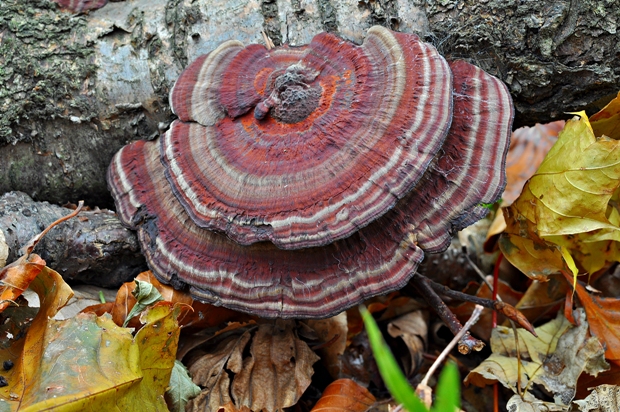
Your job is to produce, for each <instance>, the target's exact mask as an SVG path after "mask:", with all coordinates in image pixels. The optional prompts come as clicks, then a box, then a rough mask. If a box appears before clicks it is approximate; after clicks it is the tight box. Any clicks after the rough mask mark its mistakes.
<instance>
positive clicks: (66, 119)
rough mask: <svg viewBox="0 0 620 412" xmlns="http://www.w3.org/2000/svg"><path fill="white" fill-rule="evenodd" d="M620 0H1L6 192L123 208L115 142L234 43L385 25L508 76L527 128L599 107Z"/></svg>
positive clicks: (614, 47)
mask: <svg viewBox="0 0 620 412" xmlns="http://www.w3.org/2000/svg"><path fill="white" fill-rule="evenodd" d="M618 3H619V1H618V0H606V1H603V0H579V1H578V0H559V1H554V2H544V1H530V0H488V1H481V0H475V1H474V0H472V1H466V2H464V1H456V0H361V1H360V0H263V1H259V0H195V1H192V0H130V1H124V2H117V3H109V4H107V5H106V6H104V7H103V8H101V9H99V10H96V11H93V12H90V13H89V14H85V15H73V14H71V13H69V12H65V11H60V10H59V8H58V6H57V5H56V4H54V3H51V2H49V1H47V0H29V1H24V0H3V2H2V4H1V5H0V159H2V160H0V193H2V192H5V191H9V190H21V191H24V192H26V193H28V194H29V195H31V196H32V197H33V198H35V199H38V200H48V201H50V202H55V203H65V202H67V201H73V202H75V201H77V200H79V199H85V200H86V201H87V203H89V204H91V205H99V206H102V207H104V206H111V198H110V196H109V194H108V191H107V187H106V183H105V170H106V168H107V165H108V162H109V161H110V158H111V157H112V155H113V154H114V152H115V151H116V150H118V149H119V148H120V147H121V146H123V145H124V144H126V143H128V142H130V141H132V140H135V139H152V138H155V137H157V136H158V135H159V133H160V132H161V131H162V130H165V129H166V128H167V126H168V125H169V123H170V122H171V120H172V118H173V116H172V114H171V112H170V109H169V107H168V97H167V96H168V91H169V90H170V87H171V86H172V84H173V83H174V81H175V79H176V78H177V76H178V75H179V73H180V72H181V70H182V69H183V68H184V67H185V66H186V65H187V64H188V62H191V61H192V60H193V59H195V58H196V57H197V56H199V55H200V54H203V53H207V52H209V51H210V50H212V49H213V48H215V47H216V46H217V45H218V44H219V43H221V42H222V41H224V40H228V39H238V40H241V41H243V42H244V43H246V44H249V43H262V42H263V37H262V34H261V32H262V31H263V30H264V31H265V32H266V33H267V35H268V36H269V37H270V38H271V39H272V40H273V42H274V43H276V45H278V44H282V43H289V44H292V45H301V44H304V43H307V42H309V41H310V40H311V38H312V37H313V36H314V35H315V34H317V33H319V32H321V31H330V32H336V33H339V34H340V35H341V36H342V37H344V38H346V39H349V40H352V41H355V42H361V41H362V39H363V38H364V34H365V32H366V30H367V29H368V28H369V27H370V26H372V25H375V24H381V25H384V26H387V27H389V28H392V29H394V30H398V31H403V32H417V33H419V34H420V35H421V36H422V37H423V38H424V39H425V40H426V41H429V42H431V43H433V44H434V45H435V46H436V47H437V48H438V49H439V51H440V52H441V53H443V54H444V55H445V56H446V57H449V58H463V59H466V60H469V61H471V62H473V63H474V64H476V65H478V66H480V67H482V68H483V69H485V70H486V71H488V72H490V73H492V74H494V75H496V76H498V77H500V78H501V79H502V80H504V81H505V82H506V84H507V85H508V87H509V89H510V91H511V94H512V96H513V99H514V102H515V106H516V119H515V125H518V126H520V125H524V124H533V123H534V122H545V121H549V120H552V119H555V118H557V117H560V116H562V113H563V112H565V111H574V110H580V109H583V108H588V109H590V110H596V109H597V108H600V107H601V106H602V105H603V104H604V103H606V102H607V101H608V100H609V99H610V98H611V97H612V96H613V95H615V93H616V92H617V89H618V85H619V84H620V81H619V78H620V35H619V34H618V33H617V25H618V21H619V20H620V5H619V4H618Z"/></svg>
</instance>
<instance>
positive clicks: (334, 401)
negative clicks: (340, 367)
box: [311, 379, 376, 412]
mask: <svg viewBox="0 0 620 412" xmlns="http://www.w3.org/2000/svg"><path fill="white" fill-rule="evenodd" d="M375 401H376V399H375V397H374V396H373V395H372V394H371V393H370V392H369V391H368V389H366V388H364V387H363V386H361V385H358V384H357V383H355V382H354V381H352V380H351V379H338V380H337V381H334V382H332V383H330V384H329V385H328V386H327V388H325V390H324V391H323V395H322V396H321V399H319V400H318V401H317V403H316V404H315V405H314V408H312V411H311V412H340V411H347V412H365V411H367V410H369V409H370V408H371V407H372V406H373V405H374V404H375Z"/></svg>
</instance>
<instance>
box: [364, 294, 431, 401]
mask: <svg viewBox="0 0 620 412" xmlns="http://www.w3.org/2000/svg"><path fill="white" fill-rule="evenodd" d="M359 309H360V313H361V314H362V319H364V325H366V331H367V332H368V340H369V341H370V346H371V347H372V351H373V353H374V355H375V359H376V361H377V366H378V367H379V373H380V374H381V377H382V378H383V381H384V382H385V386H387V388H388V390H389V391H390V393H391V394H392V396H393V397H394V400H396V402H398V403H401V404H402V405H403V407H404V408H405V409H407V410H408V411H409V412H428V409H426V406H424V404H423V403H422V401H421V400H420V398H418V397H417V395H416V394H415V392H414V391H413V388H412V387H411V386H410V385H409V382H408V381H407V378H405V375H404V374H403V373H402V371H401V370H400V368H399V367H398V364H397V363H396V359H394V355H392V352H390V348H389V347H388V345H387V343H385V340H384V339H383V335H381V332H380V331H379V328H378V327H377V324H376V323H375V320H374V319H373V317H372V315H371V314H370V313H369V312H368V310H367V309H366V308H365V307H364V306H360V308H359Z"/></svg>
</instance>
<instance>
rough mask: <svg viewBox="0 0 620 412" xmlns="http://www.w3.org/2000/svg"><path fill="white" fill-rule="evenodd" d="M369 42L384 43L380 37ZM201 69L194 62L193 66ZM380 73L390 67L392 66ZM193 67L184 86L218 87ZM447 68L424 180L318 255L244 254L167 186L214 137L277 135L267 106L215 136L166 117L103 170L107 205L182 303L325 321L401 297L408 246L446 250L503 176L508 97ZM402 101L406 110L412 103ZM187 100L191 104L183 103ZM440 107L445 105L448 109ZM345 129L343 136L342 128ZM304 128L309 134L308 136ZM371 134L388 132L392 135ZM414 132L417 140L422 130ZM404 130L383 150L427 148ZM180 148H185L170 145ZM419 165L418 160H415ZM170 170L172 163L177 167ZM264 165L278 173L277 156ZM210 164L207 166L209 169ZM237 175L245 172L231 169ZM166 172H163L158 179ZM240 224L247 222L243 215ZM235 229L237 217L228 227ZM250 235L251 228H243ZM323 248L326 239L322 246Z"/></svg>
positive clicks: (413, 42)
mask: <svg viewBox="0 0 620 412" xmlns="http://www.w3.org/2000/svg"><path fill="white" fill-rule="evenodd" d="M373 30H374V31H372V30H371V32H372V33H376V31H377V30H378V29H373ZM378 31H379V32H380V33H383V32H384V31H385V30H384V29H382V30H378ZM388 34H390V36H394V38H398V39H399V40H398V45H401V47H404V46H402V45H403V44H406V45H407V47H406V48H407V50H411V49H415V48H416V47H419V46H417V44H419V41H418V39H417V37H415V36H411V35H403V34H391V33H390V32H388ZM326 36H327V35H320V36H318V38H319V39H331V40H333V39H335V38H334V37H333V36H331V35H329V36H327V37H326ZM373 36H374V35H371V36H369V38H371V40H368V39H367V40H366V42H365V43H364V44H365V45H366V44H367V43H368V42H369V41H370V42H374V41H377V40H376V39H373V38H372V37H373ZM408 39H409V40H408ZM314 43H315V42H313V44H314ZM340 47H341V50H343V52H346V50H351V49H352V48H353V49H355V48H356V47H357V48H358V49H361V48H362V47H364V46H352V45H348V43H342V45H341V46H340ZM222 48H224V49H227V48H231V49H236V50H237V52H236V53H233V52H230V53H232V54H234V56H237V55H238V54H239V53H241V52H242V51H243V50H251V49H252V48H253V47H252V46H250V47H248V48H246V49H242V48H241V47H240V46H239V45H238V44H236V43H231V42H229V43H225V44H224V45H223V46H222V47H221V48H220V49H222ZM218 50H219V49H218ZM290 50H298V49H288V48H284V49H283V53H288V52H289V51H290ZM299 50H306V49H303V48H302V49H299ZM272 54H276V55H277V53H276V52H272V53H270V54H269V53H267V52H266V51H265V50H263V55H262V56H263V57H264V56H265V55H272ZM209 56H211V55H209ZM234 56H232V57H231V56H228V57H226V54H224V55H222V56H220V58H221V59H224V60H226V59H228V60H231V59H233V58H234ZM208 58H209V57H208V56H207V57H203V58H202V60H203V62H204V60H205V59H208ZM231 61H232V60H231ZM356 61H358V62H359V61H361V60H356ZM386 61H387V62H392V60H386ZM199 66H200V67H203V68H204V67H207V69H202V70H201V72H200V73H199V74H196V73H194V74H193V75H192V76H194V77H195V78H202V77H204V76H207V75H209V76H214V78H213V80H212V81H214V82H216V81H217V79H220V75H218V74H214V73H216V72H217V70H216V69H217V67H219V66H214V67H211V66H204V65H203V64H200V65H199ZM389 66H390V67H386V68H385V69H384V70H385V71H389V70H394V68H393V67H391V64H390V65H389ZM191 67H192V66H190V68H191ZM440 67H442V66H440ZM451 67H452V70H453V71H454V73H455V74H454V79H455V85H454V92H455V93H454V102H455V103H454V108H455V110H454V119H452V126H451V128H450V131H449V133H448V136H447V138H446V139H445V142H444V143H443V147H441V149H440V150H437V153H436V155H435V156H434V157H433V158H432V159H430V160H428V162H427V163H428V165H427V166H428V167H426V166H425V168H426V171H425V172H424V171H423V172H424V175H423V176H422V178H421V180H419V182H418V183H417V185H416V186H415V187H414V188H412V189H411V188H410V189H409V191H408V192H406V191H405V192H404V193H403V194H402V196H403V197H402V199H400V200H399V201H397V202H396V204H395V206H394V207H393V208H392V209H390V210H388V211H386V212H384V213H383V214H382V216H380V217H376V216H374V215H372V216H373V217H369V218H368V221H369V223H368V222H367V223H368V224H367V225H365V226H364V227H362V228H361V229H359V230H357V231H354V232H353V233H352V234H351V235H350V236H348V237H345V238H342V239H339V240H336V241H334V242H332V243H329V244H325V245H323V246H320V247H317V246H313V247H306V248H304V249H298V250H284V249H282V248H279V247H277V246H276V245H275V244H274V243H275V241H274V243H271V242H257V243H253V244H250V245H243V244H240V243H239V242H237V241H235V239H234V238H232V236H231V237H229V236H228V235H229V234H230V233H237V234H239V232H240V230H241V229H239V227H241V228H243V225H241V226H238V227H237V228H236V229H235V230H233V231H228V232H226V233H219V232H218V231H217V230H211V229H208V228H204V227H201V226H200V225H199V224H197V223H196V222H195V220H194V219H195V216H193V214H195V210H194V209H193V208H192V207H191V205H187V204H186V203H187V199H185V198H184V196H183V192H181V191H180V189H179V187H177V186H176V185H177V184H178V183H175V179H174V176H172V175H173V174H174V173H177V172H178V171H180V170H183V173H185V172H186V171H187V172H190V171H189V170H188V168H190V169H191V167H190V165H191V162H194V165H195V163H197V162H198V160H199V159H200V154H201V150H203V149H204V150H210V148H211V147H212V145H213V144H215V143H214V142H217V141H218V140H217V139H215V138H214V137H213V136H214V135H216V134H217V133H224V132H223V131H222V130H228V129H227V128H231V130H236V131H238V132H239V133H241V136H244V139H249V138H248V137H247V136H249V135H248V134H244V133H246V130H245V128H246V126H248V127H249V129H258V128H259V127H262V126H261V125H262V123H261V122H268V123H270V124H272V125H276V126H277V125H278V124H280V121H279V120H274V119H273V117H272V116H271V115H270V114H269V113H270V112H271V110H272V109H273V106H271V107H270V111H269V113H268V112H267V111H266V110H265V111H263V110H262V109H261V108H259V115H261V113H263V112H265V114H267V116H266V117H265V118H264V120H255V114H254V113H253V112H252V110H251V109H252V107H254V111H256V107H257V106H256V105H257V103H256V105H255V106H252V105H246V110H245V112H244V113H245V114H236V115H237V116H239V117H237V118H235V119H232V118H228V117H222V116H224V115H223V114H220V115H218V116H220V117H218V118H216V117H217V116H215V117H213V118H215V120H214V121H215V123H214V124H213V125H204V124H200V123H198V122H194V121H191V120H192V119H194V120H195V118H196V117H197V113H198V112H197V113H193V114H188V112H185V113H184V114H183V113H181V112H180V111H179V110H178V109H176V110H177V113H178V114H179V116H180V117H181V120H180V121H176V122H175V123H173V125H172V127H171V129H170V130H169V131H168V132H166V134H165V135H164V136H163V137H162V138H161V139H160V142H143V141H140V142H136V143H133V144H131V145H129V146H126V147H124V148H123V149H121V151H119V153H117V154H116V156H115V157H114V159H113V161H112V164H111V165H110V168H109V169H108V183H109V185H110V188H111V190H112V194H113V196H114V198H115V200H116V205H117V210H118V213H119V216H120V218H121V221H122V222H123V223H125V224H126V225H128V226H130V227H132V228H135V229H137V230H138V235H139V239H140V242H141V245H142V248H143V251H144V253H145V255H146V257H147V261H148V263H149V266H150V267H151V269H152V270H153V272H154V273H155V274H156V275H157V276H158V277H159V278H160V279H162V280H163V281H165V282H168V283H171V284H172V285H173V286H175V287H182V286H183V285H185V284H187V285H189V286H190V290H191V292H192V293H193V294H194V295H195V296H196V297H197V298H199V299H201V300H204V301H208V302H211V303H214V304H221V305H224V306H227V307H230V308H233V309H238V310H243V311H247V312H251V313H254V314H257V315H260V316H267V317H327V316H330V315H332V314H335V313H338V312H340V311H342V310H344V309H346V308H348V307H350V306H352V305H354V304H356V303H359V302H360V301H362V300H363V299H366V298H368V297H370V296H374V295H378V294H382V293H387V292H389V291H392V290H395V289H399V288H401V287H402V286H404V284H405V283H406V282H407V280H408V279H409V278H410V277H411V276H412V275H413V273H414V272H415V269H416V268H417V266H418V264H419V262H420V261H421V260H422V257H423V252H422V249H420V247H418V245H420V246H421V247H422V248H426V249H429V250H432V251H440V250H441V249H442V248H445V247H446V246H447V242H448V241H449V236H450V233H451V232H452V231H454V230H456V229H460V228H461V227H462V226H464V225H466V224H468V223H470V222H473V221H474V220H475V219H478V218H479V217H481V216H482V215H483V212H486V209H483V208H481V207H480V206H479V203H481V202H485V203H487V202H493V201H495V200H496V199H497V197H498V196H499V194H500V193H501V191H502V188H503V185H504V171H503V165H504V161H505V153H506V147H507V146H508V139H509V136H510V125H511V120H512V105H511V101H510V96H509V95H508V92H507V90H506V88H505V86H504V85H503V84H502V83H501V82H500V81H499V80H497V79H495V78H494V77H492V76H489V75H488V74H486V73H484V72H483V71H482V70H480V69H478V68H476V67H474V66H471V65H469V64H467V63H464V62H455V63H452V64H451ZM218 70H219V69H218ZM295 70H296V69H295ZM377 70H378V69H377ZM203 71H204V73H203ZM182 76H189V75H187V74H184V75H182ZM250 77H251V78H252V76H250ZM182 84H188V83H182ZM220 89H221V87H220ZM175 90H176V92H175V91H174V90H173V92H172V96H173V100H174V98H175V96H176V94H175V93H180V92H179V90H180V89H179V88H178V87H175ZM187 90H194V89H193V88H188V89H187ZM187 90H186V91H187ZM241 90H242V89H241ZM334 90H337V88H334ZM450 90H451V89H450ZM209 93H211V92H209ZM334 93H335V92H334ZM241 95H242V96H246V95H248V93H246V92H244V93H242V94H241ZM213 96H217V94H208V95H204V96H203V97H202V98H203V99H204V101H203V103H204V104H205V105H206V106H209V105H210V104H213V105H217V104H219V105H222V103H221V102H222V100H221V99H220V100H217V99H216V100H212V101H211V103H209V102H208V101H207V100H208V99H209V98H211V97H213ZM177 98H178V96H177ZM408 98H411V99H414V95H411V96H409V97H408ZM185 99H186V100H187V99H190V100H192V99H194V100H196V101H198V100H200V98H198V97H191V96H189V95H188V94H187V93H186V97H185ZM181 100H183V99H181ZM401 100H402V99H401ZM226 101H228V100H226ZM339 101H340V99H338V100H335V101H334V102H332V103H331V105H334V104H335V105H338V104H340V103H339ZM418 101H419V99H418ZM450 101H452V97H450ZM173 103H174V102H173ZM175 104H177V103H175ZM399 104H405V105H409V104H410V102H408V101H404V102H403V101H401V103H399ZM450 105H451V103H450V104H449V105H448V106H450ZM206 106H205V107H206ZM267 106H268V104H267ZM213 107H215V106H213ZM221 107H224V106H221ZM231 107H233V106H231ZM234 107H239V105H234ZM408 107H409V106H408ZM427 109H428V110H431V111H433V110H436V109H437V110H439V108H438V107H437V106H432V105H431V106H430V107H428V108H427ZM199 112H200V111H199ZM200 113H202V112H200ZM424 119H427V117H425V116H422V115H420V118H419V120H420V121H422V122H424V121H428V120H424ZM341 120H342V121H344V122H345V123H347V122H349V121H350V120H349V119H348V118H346V117H342V118H341ZM395 121H398V119H397V120H395ZM222 122H223V123H222ZM222 124H224V125H225V126H222ZM345 126H348V123H347V124H346V125H345ZM367 126H368V125H367ZM282 127H284V126H282ZM287 127H288V126H287ZM307 127H309V128H312V127H314V126H313V125H311V124H308V125H307ZM368 127H370V126H368ZM377 127H382V128H385V129H389V128H391V127H392V126H391V125H381V126H377ZM420 128H421V130H426V129H424V127H422V126H420ZM353 129H354V130H357V129H355V128H353ZM353 129H352V130H353ZM322 130H323V131H324V132H325V134H324V135H323V139H324V140H330V139H331V137H330V136H331V135H330V134H329V133H328V132H329V131H331V129H329V128H323V129H322ZM407 130H411V129H407V128H400V132H401V136H405V137H406V138H403V139H401V140H399V139H398V138H396V140H395V141H394V142H393V145H395V146H396V147H397V148H406V147H409V146H416V144H417V143H416V142H417V140H416V139H421V140H422V141H424V139H425V137H424V136H422V135H418V134H415V135H411V136H408V131H407ZM427 131H428V132H429V133H432V134H433V133H436V128H434V127H431V128H430V129H428V130H427ZM226 133H231V134H230V135H229V136H231V138H235V139H237V140H236V141H239V140H238V139H239V138H237V137H235V136H236V134H234V133H232V132H230V131H228V132H226ZM317 133H318V131H317ZM360 133H362V131H360ZM209 136H211V137H209ZM258 137H260V138H261V139H262V138H263V137H264V138H265V141H264V142H263V143H262V145H263V146H264V149H265V150H267V149H268V148H269V146H271V145H274V146H276V147H279V148H281V147H282V146H279V141H278V140H277V139H275V138H274V137H273V136H272V135H270V134H266V133H262V134H259V135H258ZM255 138H256V137H255ZM178 139H181V140H183V141H185V143H183V144H178V142H177V140H178ZM209 139H210V140H209ZM205 141H210V143H205ZM241 141H243V139H241ZM315 142H316V144H319V143H320V139H318V138H316V140H315ZM401 143H403V144H401ZM219 144H220V145H223V146H225V147H226V150H230V151H231V153H232V152H234V151H235V150H237V149H236V148H234V147H230V148H229V147H227V146H226V145H225V143H219ZM253 144H254V143H252V142H249V143H248V145H250V146H248V147H252V148H254V147H257V148H258V149H256V150H260V147H261V146H260V144H261V140H260V139H259V140H258V141H257V142H256V145H257V146H253ZM340 145H341V146H342V147H348V148H349V149H350V148H351V147H350V146H347V140H346V139H342V140H341V141H340ZM418 146H419V147H421V146H420V145H418ZM175 147H176V148H177V149H174V150H177V151H176V152H175V151H174V150H173V152H172V153H175V154H174V156H172V157H168V159H167V160H165V161H164V163H162V162H161V161H160V160H161V159H160V158H161V157H163V158H166V157H167V156H169V154H168V153H166V152H167V151H170V150H172V149H170V148H175ZM364 147H365V146H364ZM181 148H183V149H181ZM198 148H200V149H198ZM380 149H381V150H387V153H388V154H386V155H384V156H383V157H384V158H389V157H390V156H393V153H394V152H393V147H391V146H389V145H387V146H379V147H377V148H375V149H374V151H378V150H380ZM300 150H301V149H300ZM391 150H392V151H391ZM403 150H404V149H403ZM374 151H372V154H373V155H374V154H375V153H374ZM241 153H243V150H242V151H241ZM427 155H428V153H425V152H424V153H423V154H422V156H427ZM228 156H229V157H230V159H231V160H227V161H228V162H233V161H234V159H233V157H232V156H231V155H228ZM248 156H249V157H248V158H247V160H248V161H250V162H251V161H253V160H252V159H253V157H252V156H250V154H248ZM261 156H264V155H262V154H261ZM177 158H182V160H179V161H176V162H175V161H174V160H175V159H177ZM379 158H381V156H379ZM187 159H193V160H191V161H190V160H187ZM269 159H270V161H273V162H275V163H278V160H277V159H278V157H277V156H276V157H274V158H273V159H272V158H269ZM170 160H173V162H170ZM211 161H216V158H214V159H212V160H211ZM299 161H300V162H301V163H304V161H305V159H304V158H301V159H300V160H299ZM321 161H323V160H321ZM182 163H185V166H178V165H179V164H182ZM203 163H204V162H203ZM289 164H290V167H291V168H292V167H293V166H294V163H293V162H292V161H291V162H290V163H289ZM349 166H350V167H353V166H355V165H349ZM349 166H347V167H349ZM236 167H238V168H243V167H244V166H243V164H241V163H239V164H238V165H236ZM267 167H268V168H269V167H272V166H267ZM175 168H177V170H176V171H175ZM291 170H292V169H291ZM386 170H387V169H386ZM164 171H166V172H167V176H168V177H167V178H166V177H165V175H166V173H164ZM385 173H388V172H385ZM183 176H184V178H185V179H186V181H187V185H188V187H194V186H196V185H198V187H202V185H203V184H204V182H202V181H201V180H199V179H202V178H204V174H203V172H199V173H195V174H191V175H190V176H191V177H186V176H185V174H183ZM238 176H239V175H238ZM345 176H347V175H346V174H345V175H343V178H345ZM394 178H395V177H394ZM401 178H403V179H406V178H407V176H406V175H403V176H401ZM242 181H243V179H242ZM222 182H224V183H229V184H235V185H237V186H235V187H236V188H237V190H238V191H240V192H244V185H242V184H238V183H235V182H228V179H224V180H223V181H222ZM264 182H265V185H267V184H271V183H273V182H272V181H270V180H269V179H266V180H265V181H264ZM346 183H347V182H345V184H346ZM348 183H351V182H348ZM397 183H398V182H397ZM207 184H211V182H207ZM278 184H280V183H278ZM351 184H352V183H351ZM373 185H376V184H373ZM276 187H277V189H278V190H275V189H274V190H275V191H274V192H273V196H275V199H274V202H282V201H281V200H280V199H279V197H280V196H281V195H280V193H281V191H282V187H281V186H276ZM369 190H370V189H369ZM267 193H269V192H267ZM377 193H381V192H380V191H379V192H377ZM231 201H234V198H231ZM246 201H247V200H246ZM351 207H352V206H351ZM291 210H296V209H294V208H292V207H291V208H287V210H286V211H287V212H291ZM328 211H329V210H328ZM240 215H241V216H245V214H244V212H243V211H241V212H240ZM355 216H357V215H354V216H352V215H351V214H350V215H349V217H348V218H343V219H342V221H343V222H344V223H345V224H348V223H349V222H350V221H351V219H354V218H355ZM234 219H236V217H233V218H232V220H234ZM371 220H372V221H371ZM240 221H241V220H239V221H238V222H237V224H238V223H239V222H240ZM252 223H254V222H248V224H252ZM356 225H357V223H353V226H354V227H355V226H356ZM318 226H319V227H317V228H316V229H315V232H316V233H317V234H320V233H322V232H321V231H322V230H324V229H325V228H327V227H328V226H329V225H324V226H323V225H318ZM360 226H362V225H360ZM256 227H260V225H259V226H256ZM325 230H329V228H327V229H325ZM315 232H313V233H315ZM248 233H254V236H257V237H259V238H260V233H259V232H256V231H254V232H251V231H249V232H248ZM256 233H258V235H257V234H256ZM332 236H333V235H332V234H330V235H328V236H327V237H325V239H328V238H331V237H332ZM281 239H282V238H281ZM308 239H312V238H310V237H308V238H307V239H306V240H308ZM308 241H309V240H308ZM309 242H310V244H313V243H312V242H311V241H309ZM278 245H280V244H278Z"/></svg>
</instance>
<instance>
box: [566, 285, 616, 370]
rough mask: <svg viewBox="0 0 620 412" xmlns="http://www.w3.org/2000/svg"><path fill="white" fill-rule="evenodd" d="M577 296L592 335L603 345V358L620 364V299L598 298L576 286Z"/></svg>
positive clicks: (583, 288) (580, 286)
mask: <svg viewBox="0 0 620 412" xmlns="http://www.w3.org/2000/svg"><path fill="white" fill-rule="evenodd" d="M576 291H577V296H579V300H580V301H581V303H582V304H583V307H584V309H585V311H586V315H587V317H588V323H589V324H590V332H591V333H592V335H594V336H596V337H597V338H599V339H600V341H601V342H603V343H604V344H605V347H606V350H605V358H607V359H609V360H610V361H612V362H616V363H620V299H613V298H599V297H598V296H594V295H592V294H590V293H588V291H587V290H586V288H585V287H583V286H582V285H581V284H580V283H577V285H576Z"/></svg>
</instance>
